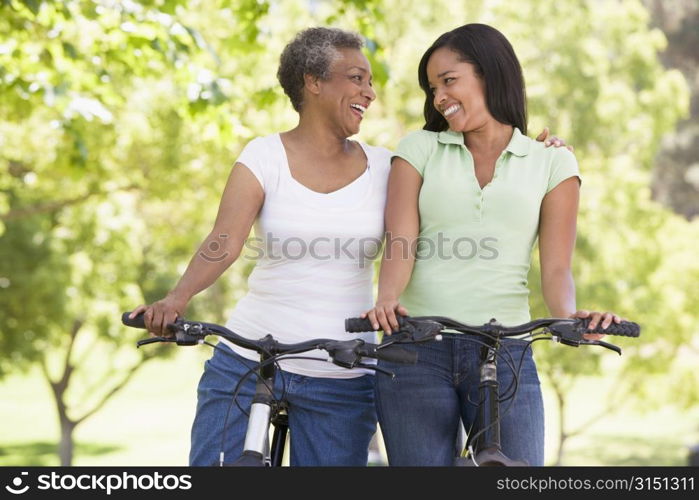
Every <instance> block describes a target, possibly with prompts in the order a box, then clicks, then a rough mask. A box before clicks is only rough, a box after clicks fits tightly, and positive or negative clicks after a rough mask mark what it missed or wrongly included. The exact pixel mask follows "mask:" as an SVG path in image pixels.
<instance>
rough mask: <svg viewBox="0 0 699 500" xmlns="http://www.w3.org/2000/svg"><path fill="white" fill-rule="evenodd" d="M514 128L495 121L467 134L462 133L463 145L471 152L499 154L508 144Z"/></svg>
mask: <svg viewBox="0 0 699 500" xmlns="http://www.w3.org/2000/svg"><path fill="white" fill-rule="evenodd" d="M513 133H514V127H513V126H512V125H505V124H504V123H500V122H497V121H495V120H492V121H489V122H488V123H486V124H485V125H483V126H482V127H480V128H477V129H475V130H471V131H469V132H464V144H465V145H466V147H467V148H468V149H469V151H471V152H476V153H482V154H488V153H491V154H492V153H497V154H500V153H501V152H502V151H503V150H504V149H505V148H506V147H507V145H508V144H509V143H510V139H512V134H513Z"/></svg>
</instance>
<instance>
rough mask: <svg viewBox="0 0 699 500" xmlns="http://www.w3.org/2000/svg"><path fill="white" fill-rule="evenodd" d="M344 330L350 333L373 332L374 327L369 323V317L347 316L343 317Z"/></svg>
mask: <svg viewBox="0 0 699 500" xmlns="http://www.w3.org/2000/svg"><path fill="white" fill-rule="evenodd" d="M345 331H346V332H350V333H359V332H373V331H375V329H374V327H373V326H372V325H371V320H370V319H369V318H347V319H345Z"/></svg>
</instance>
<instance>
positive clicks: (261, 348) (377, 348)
mask: <svg viewBox="0 0 699 500" xmlns="http://www.w3.org/2000/svg"><path fill="white" fill-rule="evenodd" d="M130 314H131V313H130V312H125V313H123V314H122V316H121V322H122V323H123V324H124V325H126V326H129V327H132V328H143V329H145V328H146V325H145V321H144V319H143V313H141V314H139V315H137V316H136V317H134V318H129V315H130ZM167 327H168V330H169V331H171V332H172V333H173V334H174V336H173V337H153V338H149V339H144V340H139V341H138V342H137V345H138V346H139V347H140V346H141V345H145V344H150V343H154V342H175V343H177V345H195V344H199V343H202V342H203V341H204V338H205V337H207V336H208V335H218V336H219V337H221V338H224V339H226V340H228V341H230V342H232V343H234V344H236V345H238V346H240V347H243V348H246V349H251V350H253V351H256V352H258V353H260V354H266V355H269V356H281V355H283V354H298V353H301V352H305V351H311V350H314V349H323V350H325V351H327V352H328V354H329V355H330V358H331V360H332V362H333V363H335V364H336V365H339V366H342V367H345V368H355V367H357V366H364V367H367V366H365V365H361V364H360V363H361V360H362V358H374V359H381V360H384V361H390V362H393V363H404V364H415V363H416V362H417V354H416V353H415V352H412V351H408V350H406V349H403V348H402V347H399V346H397V345H393V344H396V343H399V342H400V343H405V342H408V341H409V339H407V338H406V337H402V338H396V339H391V338H388V339H387V340H386V341H385V342H382V343H380V344H372V343H369V342H364V341H363V340H361V339H351V340H333V339H321V338H319V339H312V340H308V341H306V342H298V343H294V344H282V343H280V342H277V341H276V340H274V338H273V337H272V336H271V335H267V336H265V337H263V338H262V339H260V340H252V339H248V338H245V337H242V336H240V335H238V334H237V333H235V332H233V331H231V330H229V329H228V328H226V327H224V326H221V325H217V324H215V323H203V322H199V321H188V320H185V319H184V318H177V319H176V320H175V322H174V323H170V324H168V325H167ZM368 368H372V367H368Z"/></svg>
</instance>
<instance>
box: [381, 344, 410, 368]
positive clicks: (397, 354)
mask: <svg viewBox="0 0 699 500" xmlns="http://www.w3.org/2000/svg"><path fill="white" fill-rule="evenodd" d="M374 355H375V356H376V359H381V360H383V361H390V362H391V363H403V364H406V365H414V364H415V363H417V353H416V352H415V351H408V350H407V349H404V348H402V347H400V346H397V345H390V346H387V347H383V348H381V349H376V350H375V352H374Z"/></svg>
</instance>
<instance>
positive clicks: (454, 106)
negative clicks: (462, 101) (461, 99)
mask: <svg viewBox="0 0 699 500" xmlns="http://www.w3.org/2000/svg"><path fill="white" fill-rule="evenodd" d="M459 108H461V106H459V105H458V104H452V105H451V106H449V107H448V108H447V109H445V110H444V116H449V115H451V114H454V113H456V112H457V111H458V110H459Z"/></svg>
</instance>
